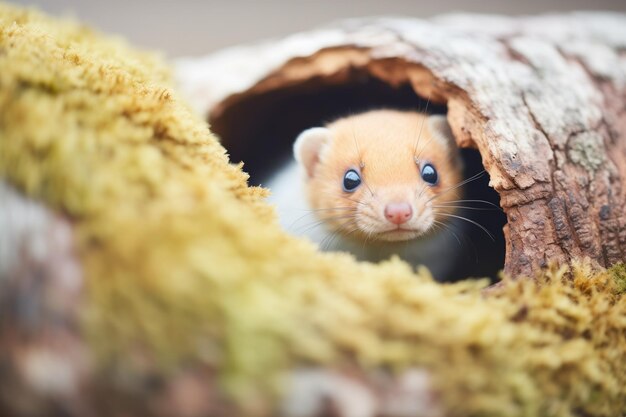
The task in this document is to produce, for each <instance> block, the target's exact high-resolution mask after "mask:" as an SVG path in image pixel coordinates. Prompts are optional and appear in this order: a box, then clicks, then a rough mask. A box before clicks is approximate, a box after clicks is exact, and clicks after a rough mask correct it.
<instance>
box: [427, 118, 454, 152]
mask: <svg viewBox="0 0 626 417" xmlns="http://www.w3.org/2000/svg"><path fill="white" fill-rule="evenodd" d="M428 129H429V130H430V134H431V135H433V137H434V138H435V139H437V140H439V142H441V144H443V145H444V146H447V147H448V148H451V147H454V146H456V142H455V140H454V135H453V134H452V129H451V128H450V125H449V124H448V119H446V116H442V115H439V114H435V115H432V116H428Z"/></svg>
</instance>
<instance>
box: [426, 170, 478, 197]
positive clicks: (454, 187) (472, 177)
mask: <svg viewBox="0 0 626 417" xmlns="http://www.w3.org/2000/svg"><path fill="white" fill-rule="evenodd" d="M486 172H487V171H485V170H484V169H483V170H482V171H480V172H479V173H477V174H474V175H472V176H471V177H469V178H467V179H465V180H463V181H461V182H459V183H458V184H455V185H453V186H451V187H448V188H446V189H444V190H443V191H441V192H439V193H438V194H435V195H434V196H432V197H431V198H429V199H428V200H427V202H429V201H432V200H436V199H438V198H441V196H443V195H444V194H446V193H448V192H450V191H452V190H456V189H458V188H460V187H462V186H464V185H465V184H468V183H470V182H472V181H476V180H477V179H479V178H480V177H482V175H483V174H485V173H486Z"/></svg>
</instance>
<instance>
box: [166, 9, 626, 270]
mask: <svg viewBox="0 0 626 417" xmlns="http://www.w3.org/2000/svg"><path fill="white" fill-rule="evenodd" d="M364 73H365V74H367V75H369V76H374V77H376V78H378V79H380V80H383V81H385V82H387V83H389V84H391V85H402V84H405V83H410V84H411V86H412V87H413V89H414V90H415V92H416V93H417V94H418V95H420V96H422V97H424V98H429V99H430V100H431V101H432V102H436V103H441V104H447V109H448V119H449V122H450V124H451V126H452V129H453V131H454V134H455V136H456V139H457V142H458V144H459V145H460V146H462V147H475V148H477V149H478V150H479V151H480V153H481V156H482V158H483V163H484V166H485V169H486V170H487V171H488V173H489V175H490V177H491V182H490V184H491V186H492V187H493V188H494V189H495V190H496V191H497V192H498V193H499V194H500V197H501V206H502V208H503V209H504V211H505V212H506V214H507V218H508V224H507V225H506V227H505V230H504V233H505V237H506V241H507V250H506V261H505V271H506V272H508V273H509V274H513V275H517V274H530V273H531V271H532V268H533V267H534V266H545V265H546V264H547V263H548V262H550V261H556V262H563V261H569V260H571V259H574V258H580V257H589V258H591V259H592V260H594V261H596V262H597V263H599V264H600V265H604V266H608V265H611V264H614V263H615V262H618V261H623V260H624V259H625V254H626V217H625V215H624V206H625V205H626V187H625V186H624V185H623V181H624V178H625V177H626V110H625V107H624V103H625V99H626V17H625V16H623V15H618V14H602V13H574V14H570V15H560V16H542V17H533V18H527V19H509V18H505V17H492V16H468V15H458V16H455V15H453V16H444V17H441V18H437V19H433V20H431V21H422V20H414V19H391V18H389V19H387V18H382V19H373V20H353V21H347V22H342V23H340V24H336V25H333V26H330V27H328V28H325V29H322V30H318V31H313V32H309V33H303V34H298V35H294V36H291V37H288V38H286V39H284V40H282V41H278V42H272V43H267V44H262V45H258V46H251V47H240V48H233V49H230V50H227V51H224V52H221V53H217V54H214V55H212V56H209V57H207V58H205V59H194V60H183V61H181V62H179V65H178V74H177V75H178V79H179V83H180V84H181V86H182V88H183V90H184V91H185V92H186V93H187V95H188V96H189V97H190V99H191V101H192V102H193V103H194V104H195V105H196V107H197V108H198V110H200V111H201V112H203V113H204V114H206V115H207V117H208V119H209V120H210V122H211V124H212V126H213V129H214V131H216V132H217V133H218V134H221V136H222V139H223V141H224V142H225V145H226V147H227V148H228V147H229V140H231V141H234V140H239V141H241V140H244V141H246V140H247V141H253V140H255V138H254V137H250V135H249V137H247V138H244V139H242V138H241V137H238V138H236V139H234V138H233V137H234V136H237V135H236V132H237V129H241V127H240V126H237V125H238V122H237V120H239V121H241V120H242V119H246V118H247V116H248V115H249V114H250V113H253V112H254V111H255V110H254V106H252V105H250V106H248V107H246V103H253V102H254V100H255V99H257V98H259V97H262V96H264V95H267V94H271V93H276V92H278V93H280V92H281V91H283V93H284V94H292V95H297V94H298V93H301V92H303V91H306V90H307V89H309V90H310V89H311V88H314V87H315V86H321V85H326V86H327V85H340V84H342V83H347V82H350V81H351V80H353V79H354V78H355V77H359V76H362V75H363V74H364ZM312 86H313V87H312ZM272 110H273V111H274V117H276V114H280V109H279V108H274V109H269V110H268V109H259V108H258V107H257V111H263V112H264V113H263V114H264V115H265V116H267V117H272V116H271V115H272ZM244 111H246V112H247V113H246V114H245V115H244V114H242V112H244ZM234 114H236V117H235V116H234ZM251 120H252V121H251ZM253 120H254V119H253V118H252V119H251V118H248V122H249V123H254V121H253ZM278 120H279V119H278V118H277V122H278ZM253 130H254V129H253V128H252V129H250V128H248V130H247V132H250V131H253ZM252 136H253V135H252ZM234 145H236V144H233V146H234Z"/></svg>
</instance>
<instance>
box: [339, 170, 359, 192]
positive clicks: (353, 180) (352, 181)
mask: <svg viewBox="0 0 626 417" xmlns="http://www.w3.org/2000/svg"><path fill="white" fill-rule="evenodd" d="M359 185H361V176H360V175H359V173H358V172H356V171H355V170H353V169H349V170H347V171H346V173H345V174H344V175H343V190H344V191H346V192H349V193H351V192H353V191H354V190H356V189H357V188H358V186H359Z"/></svg>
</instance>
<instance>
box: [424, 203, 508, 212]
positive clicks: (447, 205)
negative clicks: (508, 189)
mask: <svg viewBox="0 0 626 417" xmlns="http://www.w3.org/2000/svg"><path fill="white" fill-rule="evenodd" d="M432 207H433V208H456V209H465V210H479V211H485V210H487V211H494V210H502V209H501V208H500V207H497V208H496V207H471V206H458V205H450V204H445V205H433V206H432Z"/></svg>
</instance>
